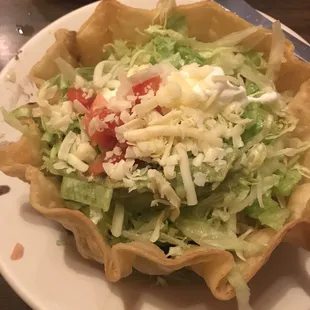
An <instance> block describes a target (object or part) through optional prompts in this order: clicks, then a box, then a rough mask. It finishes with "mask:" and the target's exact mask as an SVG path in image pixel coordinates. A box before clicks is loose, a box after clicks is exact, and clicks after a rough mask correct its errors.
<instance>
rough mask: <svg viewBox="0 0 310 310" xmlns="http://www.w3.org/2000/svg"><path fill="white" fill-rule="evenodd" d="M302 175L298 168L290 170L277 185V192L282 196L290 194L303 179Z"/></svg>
mask: <svg viewBox="0 0 310 310" xmlns="http://www.w3.org/2000/svg"><path fill="white" fill-rule="evenodd" d="M301 178H302V176H301V174H300V172H299V171H298V170H297V169H294V168H293V169H290V170H288V171H287V172H286V173H285V174H284V175H283V176H282V177H281V179H280V182H279V184H278V186H276V187H275V193H276V194H278V195H280V196H290V194H291V193H292V191H293V189H294V187H295V186H296V185H297V183H298V182H299V181H300V180H301Z"/></svg>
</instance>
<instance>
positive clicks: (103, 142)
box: [84, 94, 122, 150]
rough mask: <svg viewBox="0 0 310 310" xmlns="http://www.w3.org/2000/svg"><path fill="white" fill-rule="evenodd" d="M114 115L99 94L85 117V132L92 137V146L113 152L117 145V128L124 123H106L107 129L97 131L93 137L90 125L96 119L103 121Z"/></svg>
mask: <svg viewBox="0 0 310 310" xmlns="http://www.w3.org/2000/svg"><path fill="white" fill-rule="evenodd" d="M112 113H113V112H112V111H111V110H109V109H108V107H107V101H106V100H105V98H104V97H103V96H102V95H100V94H98V95H97V97H96V99H95V100H94V102H93V104H92V106H91V108H90V111H89V113H88V114H87V115H85V116H84V125H85V130H86V132H87V133H88V134H89V136H90V140H91V144H92V145H93V146H96V145H98V146H99V147H100V149H102V150H111V149H113V148H114V146H115V145H116V143H117V139H116V137H115V127H117V126H120V125H122V122H121V121H120V120H119V121H118V122H116V121H115V120H111V121H109V122H106V126H107V128H105V129H104V130H103V131H95V132H94V133H93V134H92V135H91V134H90V132H89V130H88V128H89V124H90V122H91V120H92V119H93V118H94V117H98V118H99V119H100V120H103V119H105V118H106V117H107V116H108V115H109V114H112ZM113 114H114V113H113ZM116 116H118V115H116Z"/></svg>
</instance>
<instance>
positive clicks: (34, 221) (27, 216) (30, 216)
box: [19, 202, 63, 232]
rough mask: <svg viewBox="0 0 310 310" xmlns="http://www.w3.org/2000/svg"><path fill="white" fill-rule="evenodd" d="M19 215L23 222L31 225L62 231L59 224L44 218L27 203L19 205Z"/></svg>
mask: <svg viewBox="0 0 310 310" xmlns="http://www.w3.org/2000/svg"><path fill="white" fill-rule="evenodd" d="M19 214H20V216H21V218H22V219H23V220H24V221H25V222H27V223H29V224H31V225H36V226H42V227H49V228H52V229H54V230H56V231H59V232H61V231H62V230H63V228H62V226H61V225H60V224H58V223H56V222H55V221H51V220H49V219H48V218H46V217H44V216H43V215H42V214H40V213H39V212H38V211H36V210H35V209H34V208H33V207H32V206H31V204H30V203H29V202H24V203H22V204H21V206H20V209H19Z"/></svg>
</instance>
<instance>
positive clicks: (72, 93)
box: [67, 87, 96, 110]
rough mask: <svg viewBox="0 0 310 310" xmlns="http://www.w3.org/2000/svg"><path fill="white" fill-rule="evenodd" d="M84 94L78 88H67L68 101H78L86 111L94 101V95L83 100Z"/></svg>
mask: <svg viewBox="0 0 310 310" xmlns="http://www.w3.org/2000/svg"><path fill="white" fill-rule="evenodd" d="M86 95H87V94H86V93H85V92H83V90H82V89H80V88H78V89H76V88H74V87H71V88H69V90H68V92H67V97H68V99H69V100H70V101H72V102H73V101H74V100H77V101H79V102H80V103H81V104H83V106H84V107H85V108H86V109H88V110H89V109H90V108H91V106H92V104H93V102H94V100H95V97H96V96H95V95H94V96H92V97H90V98H85V97H86Z"/></svg>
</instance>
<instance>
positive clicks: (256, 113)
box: [242, 102, 268, 143]
mask: <svg viewBox="0 0 310 310" xmlns="http://www.w3.org/2000/svg"><path fill="white" fill-rule="evenodd" d="M267 115H268V112H266V111H265V110H263V109H262V108H261V107H260V104H259V103H253V102H252V103H250V104H249V105H248V106H247V107H246V108H245V110H244V113H243V115H242V117H243V118H246V119H251V120H252V122H251V123H249V124H248V125H247V127H246V130H245V131H244V133H243V134H242V140H243V141H244V142H245V143H246V142H247V141H249V140H250V139H251V138H253V137H254V136H256V135H257V134H259V133H260V132H261V131H262V129H263V128H264V120H265V118H266V117H267Z"/></svg>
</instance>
